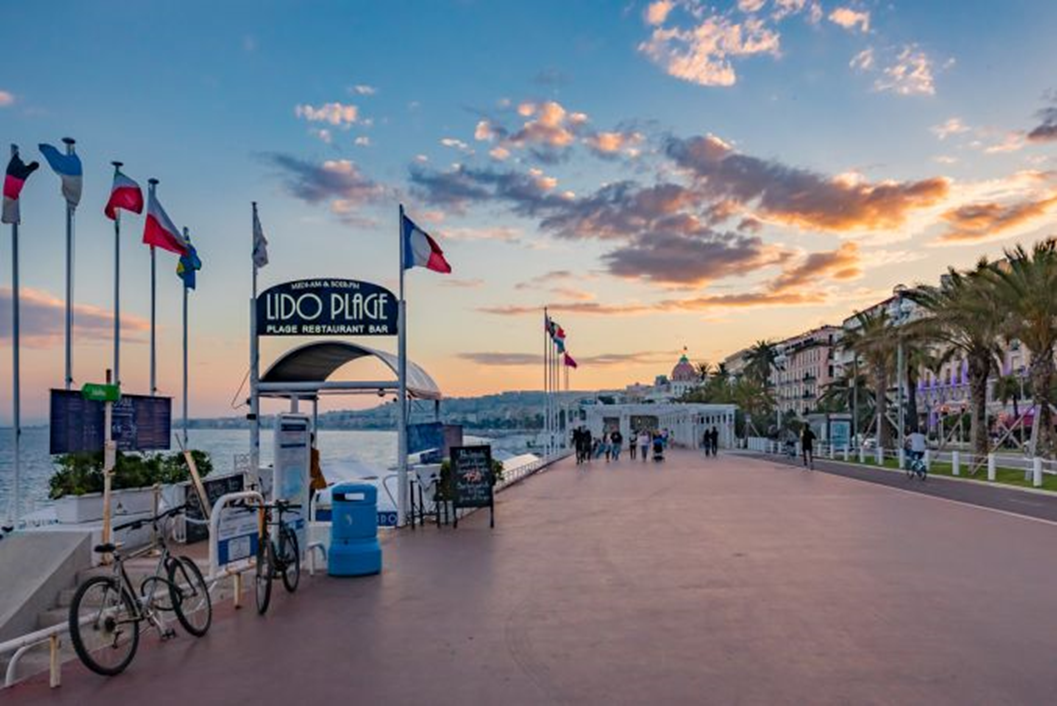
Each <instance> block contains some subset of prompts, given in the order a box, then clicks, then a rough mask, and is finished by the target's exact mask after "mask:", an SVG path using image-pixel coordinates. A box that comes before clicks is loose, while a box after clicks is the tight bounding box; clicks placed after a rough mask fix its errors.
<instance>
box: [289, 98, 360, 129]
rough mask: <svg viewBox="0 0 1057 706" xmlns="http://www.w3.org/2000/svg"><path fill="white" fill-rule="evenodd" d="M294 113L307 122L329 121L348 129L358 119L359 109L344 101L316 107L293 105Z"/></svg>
mask: <svg viewBox="0 0 1057 706" xmlns="http://www.w3.org/2000/svg"><path fill="white" fill-rule="evenodd" d="M294 114H295V115H297V117H299V118H304V119H305V120H308V121H309V122H322V123H329V124H331V125H333V126H335V127H341V128H345V129H348V128H349V126H351V125H354V124H356V123H357V122H358V121H359V119H360V109H359V108H357V107H356V106H354V105H346V104H344V103H337V102H335V103H324V104H323V105H321V106H319V107H318V108H316V107H313V106H311V105H307V104H304V105H298V106H295V107H294Z"/></svg>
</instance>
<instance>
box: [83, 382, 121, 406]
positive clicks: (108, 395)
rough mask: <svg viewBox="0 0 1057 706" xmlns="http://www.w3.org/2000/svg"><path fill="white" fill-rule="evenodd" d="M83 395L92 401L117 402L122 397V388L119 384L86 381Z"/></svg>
mask: <svg viewBox="0 0 1057 706" xmlns="http://www.w3.org/2000/svg"><path fill="white" fill-rule="evenodd" d="M81 397H83V398H85V399H86V400H90V401H92V402H117V401H118V400H120V399H121V388H120V387H118V386H117V385H100V384H99V383H95V382H86V383H85V384H84V385H83V386H82V387H81Z"/></svg>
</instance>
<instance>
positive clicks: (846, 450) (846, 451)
mask: <svg viewBox="0 0 1057 706" xmlns="http://www.w3.org/2000/svg"><path fill="white" fill-rule="evenodd" d="M844 460H845V461H847V460H848V446H847V444H845V446H844Z"/></svg>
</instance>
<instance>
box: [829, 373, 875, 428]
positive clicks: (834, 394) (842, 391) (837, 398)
mask: <svg viewBox="0 0 1057 706" xmlns="http://www.w3.org/2000/svg"><path fill="white" fill-rule="evenodd" d="M856 388H857V389H856ZM856 393H857V394H856ZM856 397H858V398H859V404H858V407H859V409H858V412H859V418H858V419H857V420H856V424H855V428H856V429H861V428H862V427H863V422H864V421H868V420H869V419H870V415H871V414H872V413H873V396H872V394H871V393H870V390H869V387H868V386H867V384H866V377H865V376H864V375H863V374H862V373H859V374H858V375H856V374H855V367H854V366H848V367H847V368H846V369H845V370H844V372H843V374H842V375H841V376H840V377H838V378H836V379H835V380H833V381H832V382H830V383H829V384H827V385H826V386H825V387H824V388H823V390H822V395H821V396H820V397H819V398H818V409H819V411H820V412H848V413H854V412H855V406H856V405H855V398H856Z"/></svg>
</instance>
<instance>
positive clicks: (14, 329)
mask: <svg viewBox="0 0 1057 706" xmlns="http://www.w3.org/2000/svg"><path fill="white" fill-rule="evenodd" d="M17 154H18V145H15V144H12V145H11V156H12V157H15V156H16V155H17ZM18 294H19V282H18V219H17V218H16V219H15V222H14V223H12V224H11V305H12V311H11V377H12V383H11V403H12V406H13V407H14V410H13V415H14V416H13V417H12V420H11V421H12V424H11V433H12V435H13V436H14V439H13V442H14V443H13V444H12V446H13V447H14V452H15V463H14V466H15V468H14V470H15V487H14V491H15V492H14V501H15V509H14V527H15V528H16V529H17V528H18V518H19V515H20V508H21V503H22V485H21V481H22V459H21V454H20V453H19V445H20V442H21V436H22V429H21V426H22V415H21V409H22V404H21V403H22V390H21V385H20V375H19V363H20V361H19V345H20V339H19V335H20V333H21V331H20V323H21V322H20V320H19V306H18Z"/></svg>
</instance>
